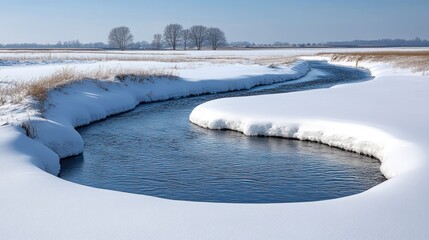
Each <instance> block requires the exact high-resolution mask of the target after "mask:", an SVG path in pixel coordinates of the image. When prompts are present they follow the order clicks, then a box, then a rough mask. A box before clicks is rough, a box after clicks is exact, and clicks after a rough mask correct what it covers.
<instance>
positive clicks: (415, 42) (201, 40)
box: [0, 24, 429, 50]
mask: <svg viewBox="0 0 429 240" xmlns="http://www.w3.org/2000/svg"><path fill="white" fill-rule="evenodd" d="M171 25H173V26H171ZM174 25H175V24H169V25H167V26H166V27H165V29H164V34H160V33H157V34H154V36H153V40H152V42H147V41H129V42H128V43H127V44H126V47H125V49H140V50H141V49H143V50H146V49H147V50H149V49H166V48H169V49H178V48H182V49H184V50H187V49H189V48H194V49H202V48H204V47H210V48H212V49H217V48H218V47H221V46H222V47H227V48H315V47H429V41H428V40H424V39H420V38H414V39H411V40H405V39H380V40H354V41H341V42H327V43H288V42H279V41H277V42H273V43H253V42H249V41H237V42H229V43H227V42H226V39H225V34H224V33H223V32H222V31H221V30H220V29H218V28H207V27H204V26H200V25H196V26H193V27H191V28H189V29H183V28H180V27H181V25H179V24H177V25H178V26H174ZM170 28H171V29H170ZM166 30H167V34H166ZM179 30H180V31H179ZM218 30H219V31H218ZM129 34H131V32H129ZM109 36H110V34H109ZM128 40H133V38H128ZM0 48H36V49H37V48H39V49H42V48H47V49H53V48H60V49H61V48H64V49H72V48H86V49H114V48H116V49H121V47H120V45H116V43H113V42H110V41H109V44H106V43H103V42H91V43H82V42H80V41H79V40H71V41H64V42H62V41H58V42H57V43H56V44H40V43H11V44H3V45H2V44H0Z"/></svg>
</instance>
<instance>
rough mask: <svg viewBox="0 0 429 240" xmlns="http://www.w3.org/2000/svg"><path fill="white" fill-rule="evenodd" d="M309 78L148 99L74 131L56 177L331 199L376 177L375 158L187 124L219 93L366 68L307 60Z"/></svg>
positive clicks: (173, 193) (359, 75) (191, 191)
mask: <svg viewBox="0 0 429 240" xmlns="http://www.w3.org/2000/svg"><path fill="white" fill-rule="evenodd" d="M311 66H312V68H313V69H314V71H313V72H312V75H314V73H323V74H320V76H319V77H317V78H314V76H312V75H310V76H308V77H306V78H304V79H300V80H296V81H293V82H292V83H287V84H276V85H273V86H270V87H267V86H265V87H259V88H255V89H252V90H248V91H240V92H234V93H226V94H217V95H204V96H199V97H192V98H184V99H178V100H172V101H164V102H157V103H150V104H142V105H140V106H139V107H138V108H136V109H135V110H134V111H131V112H128V113H124V114H121V115H118V116H115V117H111V118H109V119H107V120H105V121H102V122H97V123H94V124H91V125H90V126H88V127H83V128H80V129H78V131H79V132H80V134H81V135H82V137H83V139H84V140H85V149H84V153H83V154H81V155H79V156H76V157H72V158H68V159H64V160H62V161H61V165H62V170H61V174H60V177H61V178H64V179H67V180H70V181H73V182H77V183H81V184H84V185H89V186H94V187H99V188H106V189H112V190H118V191H124V192H131V193H139V194H145V195H151V196H157V197H163V198H169V199H179V200H190V201H209V202H235V203H275V202H298V201H315V200H323V199H331V198H337V197H342V196H347V195H351V194H356V193H359V192H362V191H365V190H367V189H369V188H371V187H373V186H375V185H377V184H379V183H381V182H382V181H384V180H385V179H384V177H383V176H382V175H381V173H380V171H379V166H380V164H379V162H378V161H377V160H376V159H373V158H369V157H365V156H362V155H358V154H354V153H351V152H347V151H342V150H339V149H336V148H331V147H328V146H325V145H321V144H317V143H311V142H303V141H296V140H288V139H280V138H265V137H247V136H244V135H243V134H240V133H236V132H232V131H212V130H207V129H202V128H199V127H197V126H195V125H192V124H191V123H189V122H188V116H189V114H190V112H191V111H192V109H193V108H194V107H195V106H197V105H199V104H201V103H203V102H206V101H209V100H212V99H215V98H219V97H233V96H244V95H254V94H270V93H280V92H290V91H297V90H302V89H309V88H319V87H328V86H332V85H335V84H339V83H345V82H353V81H359V80H366V79H368V78H369V74H368V72H365V71H362V70H358V69H350V68H343V67H333V66H331V65H329V64H326V63H322V62H312V63H311Z"/></svg>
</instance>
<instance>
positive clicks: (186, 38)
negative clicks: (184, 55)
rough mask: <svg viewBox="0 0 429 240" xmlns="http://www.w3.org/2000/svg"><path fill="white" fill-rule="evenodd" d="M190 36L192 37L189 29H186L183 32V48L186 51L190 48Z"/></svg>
mask: <svg viewBox="0 0 429 240" xmlns="http://www.w3.org/2000/svg"><path fill="white" fill-rule="evenodd" d="M190 35H191V31H189V29H184V30H183V31H182V40H183V47H184V48H183V49H185V50H186V48H187V47H188V43H189V40H190V39H189V38H190Z"/></svg>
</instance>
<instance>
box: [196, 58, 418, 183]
mask: <svg viewBox="0 0 429 240" xmlns="http://www.w3.org/2000/svg"><path fill="white" fill-rule="evenodd" d="M301 59H302V60H317V61H327V62H329V63H331V64H334V65H335V64H336V65H341V66H347V67H357V64H356V63H355V62H351V61H332V60H331V59H330V58H329V57H324V56H305V57H301ZM378 65H382V66H383V68H387V69H394V68H393V67H392V66H391V65H389V64H384V63H378ZM359 67H360V68H364V69H367V70H369V71H371V73H372V74H373V75H374V76H375V78H377V77H378V75H379V72H378V71H377V70H376V68H375V67H374V65H373V64H371V63H368V62H361V63H360V64H359ZM374 80H375V79H374ZM213 101H216V100H213ZM206 106H207V103H203V104H201V105H199V106H197V107H195V109H194V110H193V111H192V112H191V114H190V116H189V121H190V122H191V123H193V124H195V125H198V126H200V127H203V128H207V129H213V130H231V131H237V132H240V133H243V134H245V135H247V136H266V137H281V138H289V139H296V140H302V141H311V142H317V143H322V144H325V145H328V146H331V147H337V148H340V149H343V150H346V151H352V152H355V153H358V154H364V155H367V156H371V157H374V158H377V159H378V160H379V161H380V162H381V166H380V171H381V173H382V174H383V175H384V176H385V177H386V178H387V179H390V178H393V177H395V176H398V175H399V174H402V173H406V172H410V171H412V170H415V169H417V168H418V167H419V166H420V164H421V163H422V162H423V156H422V153H421V151H420V149H419V148H418V147H417V146H416V145H415V144H413V143H411V142H407V141H404V140H401V139H398V138H395V137H394V136H393V135H391V134H389V133H387V132H384V131H381V130H379V129H376V128H374V127H370V126H366V125H360V124H356V123H347V122H341V121H335V120H330V121H321V120H320V119H283V120H281V121H278V120H272V121H269V120H264V121H252V120H249V119H246V118H245V119H240V118H237V116H231V115H229V114H227V113H223V112H221V111H217V110H212V109H210V107H206ZM404 159H408V160H407V161H404Z"/></svg>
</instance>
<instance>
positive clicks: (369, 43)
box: [325, 37, 429, 47]
mask: <svg viewBox="0 0 429 240" xmlns="http://www.w3.org/2000/svg"><path fill="white" fill-rule="evenodd" d="M325 45H327V46H334V47H428V46H429V41H428V40H422V39H420V38H418V37H417V38H415V39H411V40H405V39H379V40H353V41H342V42H327V43H326V44H325Z"/></svg>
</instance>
